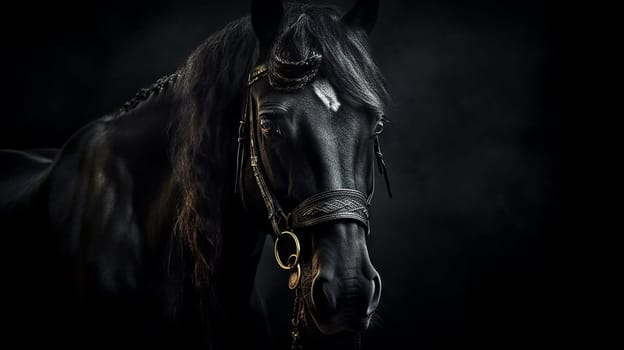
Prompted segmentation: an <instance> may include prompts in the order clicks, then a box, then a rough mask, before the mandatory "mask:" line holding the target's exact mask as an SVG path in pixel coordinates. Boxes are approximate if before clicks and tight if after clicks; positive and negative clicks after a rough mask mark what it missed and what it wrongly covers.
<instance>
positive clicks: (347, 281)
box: [305, 221, 381, 335]
mask: <svg viewBox="0 0 624 350" xmlns="http://www.w3.org/2000/svg"><path fill="white" fill-rule="evenodd" d="M312 231H313V235H312V246H313V249H312V252H311V255H312V258H311V264H310V266H311V269H312V271H313V276H314V277H313V278H312V279H311V286H310V287H309V288H310V293H309V294H308V295H307V296H306V298H305V302H306V305H307V306H308V311H309V312H308V316H309V318H312V320H313V322H314V324H315V325H316V328H317V329H318V330H319V331H320V332H321V333H322V334H325V335H327V334H335V333H339V332H362V331H364V330H366V329H367V328H368V326H369V324H370V319H371V315H372V314H373V313H374V311H375V310H376V308H377V305H378V303H379V298H380V296H381V278H380V277H379V273H378V272H377V270H375V268H374V267H373V265H372V263H371V261H370V258H369V255H368V249H367V245H366V234H367V232H366V231H365V229H364V227H363V226H362V225H360V224H358V223H356V222H353V221H341V222H335V223H327V224H323V225H319V226H318V227H315V228H314V229H313V230H312Z"/></svg>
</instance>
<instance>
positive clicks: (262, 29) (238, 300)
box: [0, 0, 389, 348]
mask: <svg viewBox="0 0 624 350" xmlns="http://www.w3.org/2000/svg"><path fill="white" fill-rule="evenodd" d="M377 9H378V1H375V0H359V1H358V2H357V4H356V5H355V6H354V7H353V8H352V9H351V10H350V11H348V12H347V13H346V14H344V15H342V14H341V13H340V12H339V11H338V10H336V9H334V8H332V7H320V6H312V5H295V4H292V5H288V6H285V7H284V6H283V5H282V3H281V1H277V0H265V1H262V0H255V1H253V3H252V13H251V16H250V17H245V18H242V19H240V20H237V21H234V22H232V23H230V24H229V25H227V26H226V27H225V28H224V29H222V30H221V31H219V32H217V33H215V34H213V35H212V36H211V37H209V38H208V39H207V40H206V41H205V42H204V43H203V44H201V45H200V46H199V47H198V48H197V49H196V50H195V51H194V52H193V54H192V55H191V56H190V57H189V58H188V60H187V62H186V63H185V64H184V65H183V66H182V67H181V68H180V69H179V70H178V71H177V72H176V73H175V74H172V75H170V76H168V77H164V78H162V79H160V80H158V81H157V83H156V84H154V85H153V86H152V87H150V88H148V89H143V90H141V91H140V92H139V94H137V96H135V97H134V98H133V99H132V100H130V101H129V102H127V103H126V104H125V105H124V106H123V107H122V108H121V110H120V111H118V112H117V113H114V114H111V115H108V116H105V117H103V118H101V119H98V120H96V121H94V122H92V123H90V124H89V125H87V126H85V127H83V128H82V129H81V130H79V131H78V132H77V133H75V134H74V135H73V136H72V137H71V138H70V139H69V140H68V141H67V142H66V143H65V144H64V145H63V146H62V147H61V148H60V149H59V150H35V151H29V152H21V151H2V152H1V153H0V161H1V163H0V164H1V165H2V168H3V169H4V170H3V174H2V177H1V178H0V215H1V216H2V217H1V219H2V227H3V231H4V232H6V233H7V234H6V235H4V236H5V237H4V239H5V243H6V245H5V246H4V247H3V248H4V251H5V252H4V253H5V254H3V255H4V257H5V258H6V259H7V260H9V258H8V257H10V261H7V262H6V263H5V264H4V266H5V267H8V269H7V270H9V271H8V272H7V274H5V276H4V281H5V287H3V288H4V291H5V292H7V291H8V292H9V294H8V295H9V297H7V298H6V299H5V305H4V308H3V309H4V315H5V316H6V317H8V318H9V319H10V324H11V328H9V329H11V330H15V333H14V334H18V333H17V331H23V332H27V333H26V334H27V336H26V337H24V338H20V339H19V340H20V342H21V344H29V343H31V342H34V341H37V342H39V341H45V342H46V343H47V344H60V345H62V346H64V347H66V348H67V347H80V348H84V347H109V346H119V345H123V346H127V345H137V346H141V347H147V346H155V347H165V346H177V347H186V346H188V347H191V346H204V347H206V346H207V347H208V348H240V347H242V348H269V347H271V345H270V344H271V343H270V341H269V340H270V339H269V335H268V329H267V327H266V325H264V323H263V320H264V317H263V316H262V314H263V312H266V310H261V308H259V307H257V306H258V305H261V303H260V302H257V300H255V297H254V295H255V293H254V288H253V287H254V286H253V281H254V276H255V273H256V268H257V265H258V259H259V256H260V254H261V252H262V248H263V244H264V239H265V236H266V234H269V233H271V234H274V236H275V255H276V259H277V260H278V263H279V264H280V266H282V267H283V268H284V269H287V270H288V271H289V272H290V273H291V275H290V280H289V281H288V285H289V286H290V287H291V289H293V290H295V293H296V298H295V306H294V314H293V320H292V321H293V325H294V326H293V327H294V329H293V342H294V343H295V344H294V345H295V346H298V345H301V344H305V343H306V342H309V343H310V344H312V343H314V339H323V338H325V339H326V338H327V337H332V336H335V337H338V336H340V337H343V336H344V338H346V339H354V340H353V342H354V343H357V334H360V333H361V332H363V331H364V330H366V329H367V327H368V326H369V323H370V319H371V315H372V314H373V312H374V311H375V309H376V306H377V304H378V301H379V298H380V293H381V281H380V277H379V274H378V273H377V271H376V270H375V268H374V267H373V265H372V264H371V261H370V259H369V255H368V250H367V235H368V234H369V232H368V231H369V225H368V210H369V206H370V200H371V198H372V194H373V189H374V182H375V180H374V173H375V171H376V170H375V169H376V167H377V166H378V167H379V170H380V171H381V172H382V173H383V174H386V173H385V165H384V164H383V159H382V156H381V151H380V148H379V139H378V135H379V134H380V133H381V131H382V128H383V123H384V121H385V119H384V117H383V116H384V113H383V112H384V106H385V105H386V103H387V102H386V101H387V99H388V92H387V89H386V87H385V84H384V81H383V78H382V75H381V73H380V72H379V69H378V68H377V67H376V65H375V64H374V62H373V60H372V58H371V55H370V52H369V46H368V33H369V32H370V31H371V29H372V27H373V24H374V22H375V19H376V16H377ZM375 161H377V162H378V165H376V164H375ZM386 180H387V178H386ZM388 189H389V188H388ZM267 218H268V219H267ZM19 247H28V249H27V250H24V251H21V250H20V251H19V253H18V252H17V251H15V252H11V251H10V250H11V249H16V250H17V249H19ZM285 285H286V281H285ZM259 325H260V326H259ZM232 335H234V337H232Z"/></svg>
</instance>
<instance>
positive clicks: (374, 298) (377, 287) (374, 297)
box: [366, 273, 381, 315]
mask: <svg viewBox="0 0 624 350" xmlns="http://www.w3.org/2000/svg"><path fill="white" fill-rule="evenodd" d="M371 282H372V284H373V293H372V294H371V300H370V303H369V304H368V310H367V311H366V314H367V315H370V314H371V313H373V312H374V311H375V310H376V309H377V305H379V298H380V297H381V278H380V277H379V274H377V273H376V274H375V276H374V277H373V280H372V281H371Z"/></svg>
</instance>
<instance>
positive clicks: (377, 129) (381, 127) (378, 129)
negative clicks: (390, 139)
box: [375, 120, 384, 135]
mask: <svg viewBox="0 0 624 350" xmlns="http://www.w3.org/2000/svg"><path fill="white" fill-rule="evenodd" d="M383 130H384V122H383V120H380V121H378V122H377V125H375V135H379V134H381V133H382V132H383Z"/></svg>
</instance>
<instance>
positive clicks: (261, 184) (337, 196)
mask: <svg viewBox="0 0 624 350" xmlns="http://www.w3.org/2000/svg"><path fill="white" fill-rule="evenodd" d="M268 71H269V68H268V66H267V65H265V64H262V65H259V66H257V67H255V68H253V69H252V70H251V72H250V73H249V79H248V82H247V96H246V99H245V106H244V110H243V113H242V117H241V120H240V124H239V129H238V149H237V156H236V163H237V164H236V183H235V191H239V192H240V194H241V196H242V195H243V192H244V191H243V190H242V184H243V179H242V177H243V172H244V171H243V167H244V158H245V154H244V152H245V147H244V146H245V141H246V140H248V143H249V159H250V163H251V168H252V171H253V176H254V179H255V180H256V183H257V185H258V189H259V190H260V194H261V195H262V199H263V201H264V204H265V206H266V209H267V213H268V219H269V221H270V223H271V228H272V231H273V234H274V236H275V238H276V240H275V249H274V250H275V258H276V260H277V263H278V264H279V266H280V267H282V268H283V269H285V270H293V274H292V275H291V279H290V280H289V287H290V288H291V289H294V288H295V287H296V286H297V284H298V282H299V277H300V275H301V270H300V266H299V251H300V247H299V242H298V239H297V236H296V235H295V234H294V233H293V230H295V229H300V228H305V227H310V226H314V225H318V224H320V223H324V222H329V221H335V220H343V219H349V220H354V221H356V222H358V223H360V224H362V225H363V226H364V227H365V228H366V231H367V232H370V229H369V211H368V209H369V207H370V203H371V200H372V198H373V194H374V192H375V185H374V183H375V179H374V172H373V188H372V190H371V193H370V194H369V195H368V196H367V195H365V194H364V193H362V192H360V191H358V190H354V189H344V188H340V189H333V190H329V191H324V192H321V193H318V194H315V195H313V196H311V197H309V198H307V199H305V200H304V201H302V202H301V203H299V205H297V206H296V207H295V208H294V209H293V210H292V211H291V212H290V213H286V212H285V211H284V210H283V209H282V207H281V206H280V204H279V201H278V200H277V198H276V197H275V195H274V194H273V191H271V188H269V186H268V184H267V181H266V177H265V175H264V171H263V169H262V165H261V160H260V158H259V154H258V149H257V136H256V128H255V121H256V118H257V116H256V113H255V109H254V107H253V106H254V104H253V98H252V96H251V88H252V87H253V85H254V83H256V82H257V81H258V80H260V79H262V78H263V77H265V76H267V72H268ZM246 134H247V135H248V138H246V137H245V135H246ZM374 149H375V156H376V158H377V163H378V165H379V171H380V172H381V173H382V174H384V176H385V180H386V186H387V189H388V194H389V195H390V197H392V192H391V190H390V183H389V181H388V176H387V170H386V166H385V163H384V161H383V154H382V153H381V149H380V146H379V140H378V137H375V142H374ZM243 202H244V198H243ZM282 237H288V238H290V239H292V240H293V241H294V244H295V253H294V254H291V255H289V257H288V259H287V261H286V263H284V262H283V261H282V259H281V258H280V255H279V254H278V244H279V241H280V238H282Z"/></svg>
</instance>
